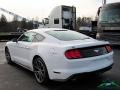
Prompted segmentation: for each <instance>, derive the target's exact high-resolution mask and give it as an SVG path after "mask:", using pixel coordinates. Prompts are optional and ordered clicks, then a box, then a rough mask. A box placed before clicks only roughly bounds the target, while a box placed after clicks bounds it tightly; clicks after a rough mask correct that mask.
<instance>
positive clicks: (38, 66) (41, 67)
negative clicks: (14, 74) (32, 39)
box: [33, 57, 49, 84]
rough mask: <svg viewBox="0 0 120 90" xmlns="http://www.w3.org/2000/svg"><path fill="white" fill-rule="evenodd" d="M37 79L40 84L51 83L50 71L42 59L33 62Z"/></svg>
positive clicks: (38, 58)
mask: <svg viewBox="0 0 120 90" xmlns="http://www.w3.org/2000/svg"><path fill="white" fill-rule="evenodd" d="M33 70H34V75H35V79H36V81H37V82H38V83H39V84H47V83H48V81H49V76H48V71H47V68H46V65H45V63H44V62H43V60H42V59H41V58H40V57H37V58H35V60H34V61H33Z"/></svg>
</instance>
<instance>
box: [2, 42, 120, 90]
mask: <svg viewBox="0 0 120 90" xmlns="http://www.w3.org/2000/svg"><path fill="white" fill-rule="evenodd" d="M4 46H5V42H0V90H97V89H99V88H98V86H99V85H100V84H102V82H103V81H106V80H109V81H113V82H117V84H119V85H120V49H118V48H117V47H116V48H115V49H114V61H115V63H114V66H113V68H112V69H111V70H110V71H107V72H106V73H104V74H103V75H101V76H100V77H89V78H84V79H79V80H72V81H69V82H50V83H48V85H40V84H38V83H37V82H36V81H35V78H34V75H33V73H32V72H30V71H28V70H26V69H24V68H22V67H20V66H18V65H16V64H13V65H8V64H7V63H6V60H5V55H4ZM119 90H120V89H119Z"/></svg>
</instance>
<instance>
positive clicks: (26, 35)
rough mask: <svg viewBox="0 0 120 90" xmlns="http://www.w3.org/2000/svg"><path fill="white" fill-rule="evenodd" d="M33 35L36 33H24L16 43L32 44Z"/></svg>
mask: <svg viewBox="0 0 120 90" xmlns="http://www.w3.org/2000/svg"><path fill="white" fill-rule="evenodd" d="M35 35H36V33H34V32H26V33H24V34H23V35H22V36H21V37H20V38H19V39H18V41H25V42H32V40H33V39H34V36H35Z"/></svg>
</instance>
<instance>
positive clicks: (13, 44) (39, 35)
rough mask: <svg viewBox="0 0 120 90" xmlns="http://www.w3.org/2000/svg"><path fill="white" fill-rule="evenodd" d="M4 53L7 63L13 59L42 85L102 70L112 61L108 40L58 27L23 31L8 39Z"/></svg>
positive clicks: (109, 65)
mask: <svg viewBox="0 0 120 90" xmlns="http://www.w3.org/2000/svg"><path fill="white" fill-rule="evenodd" d="M5 55H6V59H7V62H8V63H9V64H11V63H13V62H15V63H17V64H19V65H21V66H23V67H25V68H27V69H29V70H31V71H33V72H34V74H35V78H36V80H37V82H38V83H41V84H45V83H46V82H47V81H48V80H63V81H64V80H68V79H70V78H74V77H75V76H76V75H80V74H84V73H93V72H95V73H99V72H104V71H107V70H109V69H110V68H111V67H112V64H113V51H112V49H111V47H110V45H109V43H108V42H103V41H98V40H95V39H93V38H91V37H88V36H86V35H83V34H81V33H78V32H75V31H71V30H67V29H58V28H41V29H35V30H30V31H27V32H25V33H24V34H23V35H21V36H20V37H19V38H18V39H13V40H12V41H10V42H7V44H6V46H5Z"/></svg>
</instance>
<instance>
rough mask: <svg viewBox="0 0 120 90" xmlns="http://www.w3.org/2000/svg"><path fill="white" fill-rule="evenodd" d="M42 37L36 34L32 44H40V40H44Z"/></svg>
mask: <svg viewBox="0 0 120 90" xmlns="http://www.w3.org/2000/svg"><path fill="white" fill-rule="evenodd" d="M44 38H45V37H44V36H43V35H40V34H36V35H35V37H34V39H33V42H40V41H42V40H44Z"/></svg>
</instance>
